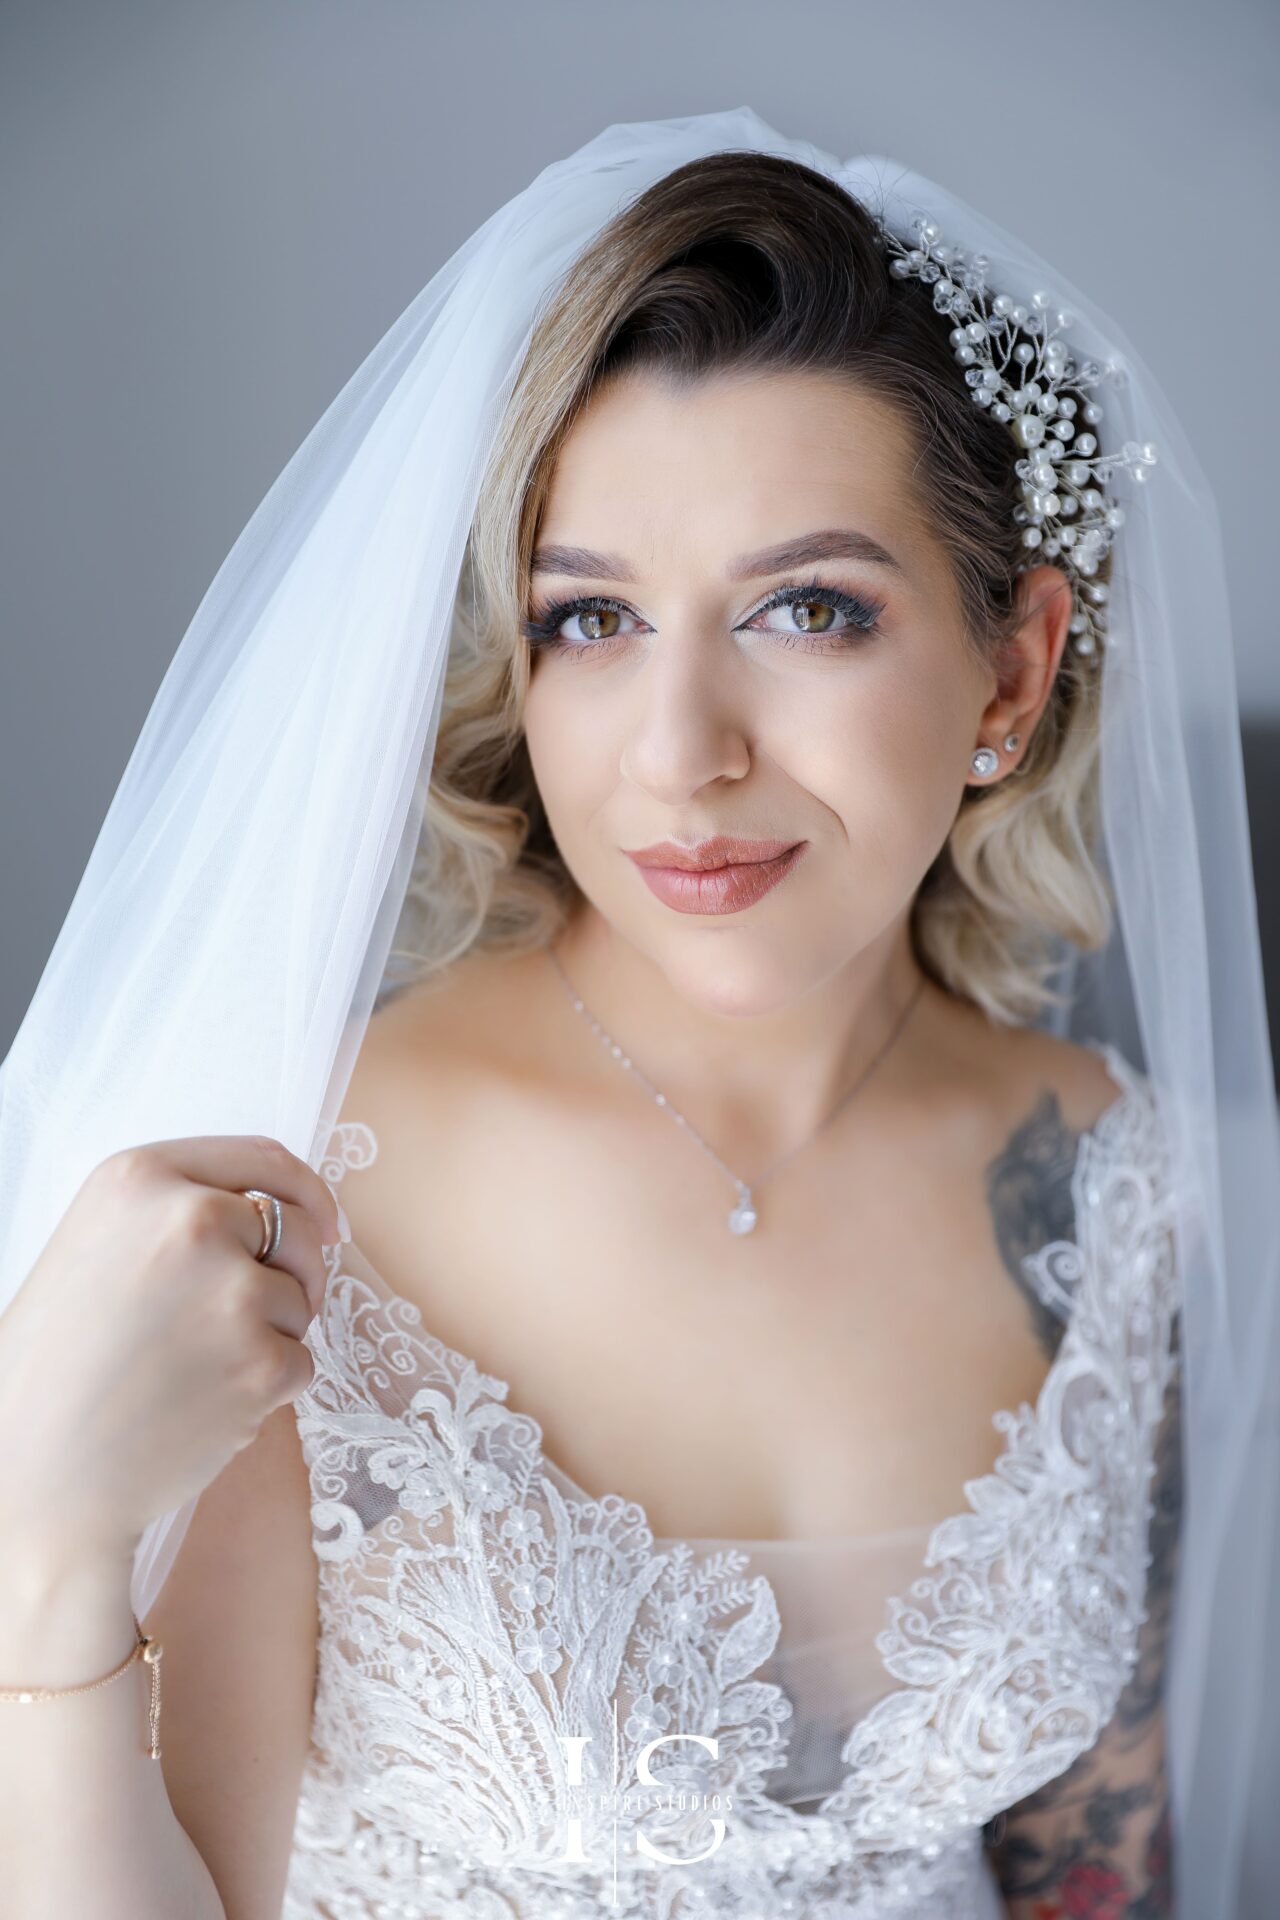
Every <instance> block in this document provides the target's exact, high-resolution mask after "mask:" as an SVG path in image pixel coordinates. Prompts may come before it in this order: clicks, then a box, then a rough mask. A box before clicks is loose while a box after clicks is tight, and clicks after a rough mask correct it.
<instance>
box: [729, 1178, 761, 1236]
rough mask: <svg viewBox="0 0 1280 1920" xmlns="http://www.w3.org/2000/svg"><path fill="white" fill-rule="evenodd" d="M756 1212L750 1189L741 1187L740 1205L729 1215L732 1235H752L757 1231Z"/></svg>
mask: <svg viewBox="0 0 1280 1920" xmlns="http://www.w3.org/2000/svg"><path fill="white" fill-rule="evenodd" d="M755 1224H756V1210H755V1208H754V1207H753V1206H752V1204H751V1189H750V1187H739V1189H738V1204H737V1206H736V1207H735V1208H734V1209H733V1211H732V1213H731V1214H730V1215H729V1231H730V1233H751V1232H753V1231H754V1229H755Z"/></svg>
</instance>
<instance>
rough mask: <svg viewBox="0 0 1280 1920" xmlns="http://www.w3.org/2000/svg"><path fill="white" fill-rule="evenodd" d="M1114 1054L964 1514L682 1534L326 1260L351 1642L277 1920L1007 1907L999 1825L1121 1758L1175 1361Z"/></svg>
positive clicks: (361, 1129)
mask: <svg viewBox="0 0 1280 1920" xmlns="http://www.w3.org/2000/svg"><path fill="white" fill-rule="evenodd" d="M1090 1044H1094V1045H1095V1046H1096V1047H1097V1050H1098V1051H1099V1052H1100V1053H1102V1055H1103V1056H1104V1058H1105V1059H1106V1061H1107V1064H1108V1066H1109V1068H1110V1071H1111V1074H1112V1078H1113V1080H1114V1081H1115V1082H1116V1083H1117V1084H1118V1085H1119V1087H1120V1092H1119V1093H1118V1095H1117V1096H1116V1097H1115V1099H1114V1100H1113V1101H1112V1103H1111V1104H1110V1105H1109V1106H1108V1107H1107V1108H1106V1109H1105V1110H1104V1111H1103V1113H1102V1114H1101V1115H1100V1117H1099V1118H1098V1120H1097V1121H1096V1122H1095V1124H1094V1125H1093V1127H1092V1128H1090V1129H1088V1130H1086V1131H1085V1132H1084V1133H1082V1134H1081V1135H1080V1137H1079V1141H1078V1150H1077V1157H1076V1162H1075V1167H1074V1173H1073V1181H1072V1201H1073V1207H1074V1213H1073V1220H1074V1226H1073V1233H1074V1238H1073V1239H1070V1240H1068V1239H1056V1240H1053V1241H1051V1242H1049V1243H1048V1244H1046V1245H1045V1246H1044V1247H1042V1248H1041V1249H1040V1250H1039V1251H1038V1252H1037V1253H1036V1254H1035V1255H1033V1256H1031V1257H1029V1258H1028V1260H1027V1262H1026V1267H1027V1272H1028V1274H1029V1276H1030V1277H1031V1278H1032V1280H1033V1281H1034V1284H1035V1286H1036V1288H1037V1290H1038V1293H1039V1295H1040V1297H1041V1298H1042V1299H1043V1300H1044V1302H1045V1304H1046V1306H1048V1307H1049V1308H1050V1309H1051V1310H1053V1311H1054V1312H1055V1313H1056V1314H1058V1315H1059V1317H1060V1318H1061V1319H1062V1321H1063V1322H1064V1323H1065V1325H1064V1332H1063V1334H1062V1337H1061V1340H1060V1343H1059V1345H1058V1347H1057V1351H1056V1354H1055V1357H1054V1360H1053V1362H1052V1364H1051V1366H1050V1370H1049V1373H1048V1376H1047V1378H1046V1379H1045V1381H1044V1384H1043V1387H1042V1389H1041V1391H1040V1393H1039V1395H1038V1397H1037V1401H1036V1404H1035V1406H1034V1407H1031V1406H1029V1405H1027V1404H1025V1403H1024V1404H1023V1405H1022V1406H1020V1407H1019V1408H1017V1409H1016V1410H1010V1411H1001V1412H998V1413H996V1414H995V1415H994V1416H993V1421H994V1424H995V1426H996V1428H997V1430H998V1431H999V1432H1001V1433H1002V1434H1003V1435H1004V1444H1003V1449H1002V1451H1001V1454H1000V1456H999V1458H998V1460H997V1461H996V1465H995V1470H994V1472H992V1473H990V1474H987V1475H984V1476H982V1477H981V1478H979V1479H975V1480H971V1481H969V1482H967V1483H966V1485H965V1488H964V1492H965V1495H966V1498H967V1500H968V1502H969V1510H968V1511H966V1512H964V1513H961V1514H957V1515H956V1516H955V1517H954V1518H952V1519H948V1520H945V1521H943V1522H942V1523H941V1524H939V1525H936V1526H929V1527H925V1528H906V1529H904V1530H903V1531H902V1532H900V1533H893V1534H889V1535H882V1536H876V1537H873V1538H858V1539H849V1540H831V1539H827V1540H814V1541H782V1542H779V1541H740V1540H728V1539H696V1540H694V1539H685V1540H675V1539H663V1538H660V1537H659V1538H655V1537H654V1535H653V1534H652V1532H651V1531H650V1529H649V1527H648V1525H647V1524H646V1518H645V1513H644V1510H643V1508H641V1507H640V1506H638V1505H636V1504H635V1503H634V1502H632V1501H629V1500H627V1499H626V1498H625V1496H624V1495H623V1494H621V1493H609V1494H606V1495H605V1496H603V1497H602V1498H600V1499H593V1498H591V1497H590V1496H589V1495H588V1494H586V1493H585V1492H584V1491H583V1489H582V1488H580V1487H578V1486H577V1485H576V1484H575V1482H574V1481H572V1480H571V1479H570V1478H569V1476H568V1475H567V1474H566V1473H565V1472H564V1471H563V1470H562V1469H561V1468H560V1467H558V1466H557V1464H556V1463H555V1462H554V1461H553V1460H551V1459H549V1458H548V1457H547V1455H546V1453H545V1451H544V1450H543V1448H542V1444H541V1441H542V1434H541V1429H540V1427H539V1426H538V1424H537V1422H536V1421H534V1420H532V1419H530V1418H528V1417H527V1416H525V1415H522V1414H520V1413H518V1412H515V1411H513V1410H512V1409H511V1408H510V1407H508V1405H507V1404H506V1401H507V1396H508V1383H507V1382H506V1381H503V1380H500V1379H496V1378H495V1377H493V1376H492V1375H490V1374H486V1373H483V1372H481V1371H480V1370H479V1369H478V1368H477V1367H476V1365H475V1363H474V1362H473V1361H472V1360H470V1359H468V1358H467V1356H466V1355H464V1354H462V1353H459V1352H457V1351H455V1350H454V1349H452V1348H449V1347H447V1346H445V1345H444V1344H443V1343H442V1342H441V1341H440V1340H438V1339H436V1338H435V1337H434V1336H433V1335H432V1334H431V1332H430V1331H429V1330H428V1329H427V1328H426V1327H424V1326H423V1324H422V1319H421V1315H420V1313H419V1312H418V1310H417V1309H416V1308H415V1307H414V1306H413V1305H412V1304H411V1303H410V1302H409V1301H408V1300H406V1299H404V1298H402V1297H401V1296H400V1295H399V1294H397V1293H396V1292H395V1291H394V1289H393V1288H392V1287H391V1286H390V1285H388V1284H387V1282H386V1281H385V1280H384V1279H383V1278H382V1277H381V1276H380V1275H379V1274H378V1273H376V1272H375V1271H374V1269H373V1267H372V1266H371V1265H370V1263H369V1262H368V1261H367V1260H366V1259H364V1257H363V1256H362V1255H361V1253H360V1251H359V1248H358V1247H357V1246H355V1245H347V1246H340V1247H337V1248H335V1249H332V1250H330V1252H329V1254H328V1256H327V1257H328V1258H329V1260H330V1263H331V1264H330V1273H329V1284H328V1289H327V1294H326V1301H325V1306H324V1309H323V1311H322V1313H321V1314H320V1315H319V1316H317V1318H316V1319H315V1320H314V1321H313V1322H312V1325H311V1327H310V1329H309V1330H308V1333H307V1336H306V1339H307V1344H308V1346H309V1347H310V1349H311V1353H312V1356H313V1359H314V1361H315V1374H314V1378H313V1379H312V1381H311V1383H310V1384H309V1386H308V1387H307V1389H306V1390H305V1391H304V1392H303V1393H302V1394H300V1395H299V1396H298V1398H297V1400H296V1401H295V1403H294V1404H295V1408H296V1412H297V1418H298V1426H299V1432H300V1435H301V1439H302V1443H303V1449H304V1453H305V1456H306V1460H307V1465H308V1469H309V1474H310V1484H311V1495H312V1507H311V1519H312V1532H313V1540H314V1546H315V1552H316V1556H317V1561H318V1567H319V1597H320V1644H319V1649H318V1677H317V1685H316V1695H315V1702H314V1717H313V1728H312V1740H311V1750H310V1753H309V1756H308V1760H307V1765H306V1769H305V1773H304V1777H303V1782H302V1789H301V1793H300V1797H299V1804H298V1809H297V1817H296V1824H295V1830H294V1835H293V1848H292V1854H291V1857H290V1863H289V1876H288V1886H287V1891H286V1896H285V1903H284V1908H283V1920H391V1916H393V1915H395V1916H403V1917H404V1920H409V1917H410V1916H412V1920H447V1917H448V1916H452V1915H465V1916H467V1917H468V1920H579V1916H581V1920H595V1917H596V1916H598V1915H599V1914H601V1913H602V1912H616V1913H618V1914H620V1915H625V1916H635V1917H637V1920H638V1917H639V1916H644V1920H682V1917H683V1916H686V1915H689V1916H692V1915H695V1914H723V1915H733V1916H735V1920H772V1916H779V1915H784V1914H785V1915H797V1916H806V1917H810V1916H812V1917H814V1920H817V1917H818V1916H822V1917H823V1920H836V1916H839V1920H926V1916H927V1917H928V1920H939V1916H942V1915H945V1916H947V1920H977V1917H978V1916H982V1917H983V1920H988V1917H990V1916H997V1915H1000V1914H1001V1913H1002V1912H1003V1907H1002V1904H1001V1902H1000V1899H999V1895H998V1892H997V1889H996V1884H995V1880H994V1876H993V1874H992V1871H991V1867H990V1864H989V1860H988V1856H987V1853H986V1851H985V1849H984V1846H983V1843H982V1835H981V1828H982V1827H983V1825H984V1824H985V1823H986V1822H988V1821H989V1820H991V1819H992V1818H993V1817H994V1816H995V1815H996V1814H997V1813H998V1812H999V1811H1000V1810H1001V1809H1003V1808H1007V1807H1009V1806H1011V1805H1012V1804H1013V1803H1014V1802H1015V1801H1017V1800H1020V1799H1022V1798H1023V1797H1024V1796H1025V1795H1027V1794H1029V1793H1031V1792H1032V1791H1033V1790H1034V1789H1035V1788H1037V1787H1039V1786H1041V1785H1042V1784H1043V1783H1044V1782H1046V1781H1048V1780H1050V1779H1052V1778H1054V1777H1055V1776H1057V1775H1058V1774H1060V1773H1061V1772H1063V1771H1064V1770H1065V1769H1066V1768H1067V1767H1068V1766H1070V1764H1071V1763H1072V1761H1073V1760H1075V1759H1076V1757H1077V1756H1078V1755H1079V1754H1080V1753H1081V1752H1082V1751H1083V1750H1084V1749H1085V1748H1087V1747H1089V1746H1090V1745H1091V1744H1092V1743H1093V1741H1094V1740H1095V1739H1096V1738H1097V1736H1098V1735H1099V1733H1100V1732H1101V1730H1102V1729H1103V1727H1104V1726H1105V1725H1106V1723H1107V1721H1108V1719H1109V1718H1110V1716H1111V1714H1112V1712H1113V1710H1114V1708H1115V1705H1116V1702H1117V1699H1118V1697H1119V1695H1120V1692H1121V1690H1122V1688H1123V1686H1124V1684H1125V1681H1126V1680H1127V1679H1128V1677H1129V1674H1130V1672H1131V1671H1132V1668H1133V1666H1134V1663H1135V1658H1136V1646H1137V1635H1138V1629H1139V1626H1140V1625H1141V1623H1142V1621H1143V1619H1144V1618H1145V1617H1146V1616H1145V1608H1144V1595H1145V1591H1146V1576H1147V1567H1148V1563H1149V1557H1150V1556H1149V1548H1148V1539H1147V1535H1148V1521H1149V1519H1150V1516H1151V1511H1152V1502H1151V1490H1150V1481H1151V1476H1152V1474H1153V1472H1154V1465H1153V1456H1154V1449H1155V1437H1156V1430H1157V1427H1158V1424H1159V1419H1160V1414H1161V1409H1162V1402H1163V1398H1164V1391H1165V1386H1166V1383H1167V1381H1168V1378H1169V1375H1170V1373H1171V1371H1172V1368H1173V1366H1174V1365H1175V1363H1176V1361H1175V1353H1174V1345H1173V1340H1172V1318H1173V1314H1174V1312H1175V1311H1176V1308H1177V1298H1176V1279H1175V1273H1176V1268H1175V1261H1174V1257H1173V1244H1172V1238H1171V1235H1170V1232H1169V1224H1170V1219H1171V1212H1172V1210H1171V1206H1170V1201H1169V1190H1168V1178H1167V1170H1168V1157H1167V1152H1166V1148H1165V1143H1164V1141H1163V1138H1162V1133H1161V1128H1160V1124H1159V1120H1158V1116H1157V1108H1156V1104H1155V1100H1154V1096H1153V1093H1152V1090H1151V1086H1150V1083H1149V1082H1148V1081H1147V1079H1146V1078H1145V1076H1143V1075H1142V1074H1140V1073H1139V1072H1138V1070H1137V1069H1136V1068H1134V1067H1132V1066H1131V1065H1130V1064H1129V1063H1128V1062H1127V1061H1126V1060H1125V1059H1124V1057H1123V1055H1121V1054H1120V1053H1119V1052H1118V1051H1117V1050H1116V1049H1115V1048H1114V1047H1112V1046H1111V1045H1110V1044H1109V1043H1105V1042H1102V1043H1090ZM330 1149H331V1152H330V1158H329V1160H328V1162H327V1163H326V1164H325V1166H324V1167H323V1168H322V1172H323V1173H324V1175H325V1177H326V1178H327V1179H329V1180H330V1181H331V1182H332V1181H337V1180H340V1179H341V1178H343V1177H344V1176H345V1175H346V1174H349V1173H351V1172H353V1171H356V1170H358V1169H359V1168H361V1167H364V1166H367V1165H368V1164H369V1162H370V1161H371V1159H372V1158H373V1156H374V1155H375V1154H376V1152H377V1142H376V1140H375V1138H374V1136H373V1134H372V1132H371V1130H370V1129H369V1128H368V1127H367V1126H364V1125H362V1124H360V1123H358V1122H345V1123H342V1124H340V1125H339V1126H338V1127H337V1128H336V1129H335V1132H334V1135H333V1138H332V1141H331V1143H330ZM765 1411H766V1412H767V1406H766V1408H765ZM690 1735H698V1736H702V1739H701V1740H700V1741H695V1740H693V1739H690V1738H688V1737H687V1736H690ZM661 1736H677V1737H674V1738H667V1739H665V1740H663V1741H662V1743H661V1744H659V1745H657V1746H654V1747H652V1749H651V1751H650V1753H649V1755H648V1757H647V1767H646V1756H645V1749H646V1747H647V1746H648V1745H649V1743H650V1742H652V1741H654V1740H657V1739H659V1738H660V1737H661Z"/></svg>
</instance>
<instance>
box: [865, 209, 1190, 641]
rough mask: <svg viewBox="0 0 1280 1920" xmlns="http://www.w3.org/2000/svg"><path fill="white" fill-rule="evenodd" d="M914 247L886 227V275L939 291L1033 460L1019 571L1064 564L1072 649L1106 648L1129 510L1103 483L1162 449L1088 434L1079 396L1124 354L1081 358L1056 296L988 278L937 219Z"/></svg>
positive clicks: (975, 378)
mask: <svg viewBox="0 0 1280 1920" xmlns="http://www.w3.org/2000/svg"><path fill="white" fill-rule="evenodd" d="M911 232H912V233H914V234H915V236H916V240H917V243H918V244H916V245H915V246H912V245H910V244H909V243H908V242H907V241H905V240H903V239H901V238H900V237H899V236H898V235H897V234H896V233H894V232H893V231H892V229H891V228H889V227H888V226H886V225H885V224H884V223H883V222H881V223H880V225H879V229H878V236H877V237H878V239H879V243H880V245H881V247H882V248H883V249H884V250H885V251H886V252H888V253H889V254H891V255H892V256H893V257H892V259H891V261H890V265H889V271H890V273H892V274H893V275H894V276H895V277H896V278H897V279H899V280H905V279H910V278H916V279H919V280H921V281H923V282H924V283H925V284H926V285H932V287H933V304H934V306H935V307H936V309H937V310H938V312H939V313H940V314H944V315H947V316H949V317H950V318H951V319H953V320H954V321H955V322H956V324H955V326H954V327H953V328H952V329H951V345H952V347H953V348H954V350H955V356H956V359H957V360H958V361H959V363H960V365H961V366H962V367H963V368H964V370H965V373H964V377H965V381H966V383H967V385H968V387H969V397H970V398H971V399H972V401H973V402H974V405H975V406H979V407H987V408H989V409H990V411H991V413H992V414H993V415H994V417H995V418H996V419H997V420H1003V421H1005V422H1007V423H1008V426H1009V431H1010V433H1011V434H1012V435H1013V438H1014V440H1015V441H1016V443H1017V444H1018V446H1020V447H1023V448H1025V449H1026V450H1027V451H1026V455H1025V457H1024V458H1023V459H1021V460H1019V461H1018V462H1017V465H1016V468H1015V471H1016V473H1017V475H1018V479H1019V481H1020V482H1021V492H1022V501H1021V504H1020V505H1019V506H1018V507H1017V508H1016V509H1015V510H1014V519H1015V520H1016V521H1017V522H1018V524H1019V525H1020V526H1021V527H1022V529H1023V533H1022V544H1023V546H1024V547H1026V548H1028V549H1029V553H1028V557H1027V559H1026V560H1024V561H1022V562H1021V564H1020V565H1019V566H1018V567H1017V568H1016V569H1015V571H1016V572H1018V573H1023V572H1025V571H1026V569H1027V568H1028V567H1030V566H1031V565H1032V564H1038V563H1039V562H1040V561H1045V560H1059V559H1061V560H1063V561H1065V562H1066V564H1067V565H1068V566H1069V567H1070V568H1071V569H1072V570H1073V573H1074V574H1075V575H1076V576H1078V577H1077V578H1071V576H1070V575H1068V578H1071V595H1072V600H1073V603H1074V605H1073V610H1072V614H1071V620H1070V628H1069V631H1070V636H1071V637H1070V641H1069V644H1070V645H1071V647H1072V650H1073V652H1075V653H1077V654H1080V655H1084V656H1089V655H1097V654H1099V653H1100V652H1101V650H1102V649H1103V647H1104V646H1105V645H1106V644H1107V643H1108V632H1107V618H1106V605H1107V601H1108V600H1109V598H1110V591H1109V588H1108V586H1107V583H1106V582H1105V581H1103V580H1097V579H1095V578H1094V577H1093V576H1094V575H1095V574H1096V573H1097V571H1098V568H1099V566H1100V565H1101V563H1102V561H1103V560H1104V558H1105V557H1106V555H1107V553H1108V552H1109V550H1110V547H1111V544H1112V540H1113V537H1114V535H1115V534H1116V532H1117V531H1118V530H1119V528H1120V527H1122V526H1123V525H1124V518H1125V515H1124V509H1123V507H1121V506H1119V505H1117V504H1116V502H1115V501H1113V500H1109V499H1108V498H1107V495H1106V492H1105V491H1104V488H1103V484H1102V483H1103V482H1105V481H1106V479H1107V478H1108V476H1109V475H1110V473H1111V471H1112V469H1113V468H1115V467H1123V468H1124V470H1125V471H1126V472H1127V473H1128V475H1129V477H1130V479H1132V480H1134V481H1136V482H1138V483H1141V482H1143V481H1145V480H1146V477H1147V469H1148V468H1149V467H1152V466H1154V465H1155V463H1156V460H1157V458H1158V452H1157V449H1156V448H1155V447H1154V446H1152V445H1151V443H1150V442H1149V441H1147V442H1142V443H1139V442H1138V441H1136V440H1126V441H1125V443H1124V445H1123V446H1122V448H1121V449H1120V451H1119V453H1099V451H1098V441H1097V436H1096V435H1095V434H1093V433H1091V432H1087V431H1086V432H1079V431H1077V426H1076V415H1077V413H1079V412H1080V405H1079V402H1078V401H1077V399H1076V397H1075V396H1076V395H1077V394H1087V393H1090V392H1092V390H1093V389H1094V388H1096V387H1100V386H1102V385H1104V384H1110V385H1112V386H1122V385H1123V384H1124V383H1125V380H1126V378H1127V376H1126V374H1125V370H1124V368H1123V366H1122V365H1121V364H1120V363H1119V361H1117V360H1105V361H1097V360H1084V361H1078V360H1077V359H1076V358H1075V357H1074V356H1073V354H1072V353H1071V351H1070V349H1069V347H1068V345H1067V342H1066V340H1065V338H1064V337H1063V336H1064V335H1065V333H1066V332H1067V330H1068V329H1069V328H1070V327H1071V326H1072V324H1073V319H1072V315H1071V314H1070V313H1069V312H1067V311H1065V310H1063V309H1056V308H1055V303H1054V297H1053V295H1052V294H1050V293H1047V292H1044V291H1037V292H1035V293H1033V294H1032V295H1031V298H1030V301H1029V303H1027V302H1023V301H1018V300H1014V299H1013V298H1012V296H1011V295H1009V294H1007V293H995V294H993V293H992V290H991V288H990V287H989V286H988V285H987V278H986V275H987V268H988V267H989V265H990V261H989V259H988V257H987V255H986V254H984V253H972V254H971V253H969V252H967V251H966V250H965V249H964V248H963V247H958V246H950V245H947V244H946V243H944V241H943V240H942V237H941V230H940V228H939V226H938V223H937V222H936V221H934V220H930V219H929V218H928V217H927V216H926V215H925V214H923V213H918V214H917V215H916V216H915V218H914V219H913V220H912V222H911ZM1102 419H1103V410H1102V407H1101V405H1100V404H1099V403H1098V401H1096V400H1094V399H1087V400H1085V402H1084V408H1083V422H1084V426H1085V427H1086V428H1091V427H1096V426H1099V425H1100V424H1101V422H1102Z"/></svg>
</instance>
